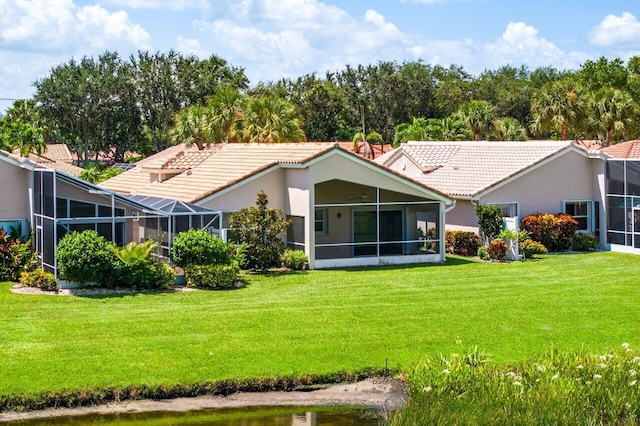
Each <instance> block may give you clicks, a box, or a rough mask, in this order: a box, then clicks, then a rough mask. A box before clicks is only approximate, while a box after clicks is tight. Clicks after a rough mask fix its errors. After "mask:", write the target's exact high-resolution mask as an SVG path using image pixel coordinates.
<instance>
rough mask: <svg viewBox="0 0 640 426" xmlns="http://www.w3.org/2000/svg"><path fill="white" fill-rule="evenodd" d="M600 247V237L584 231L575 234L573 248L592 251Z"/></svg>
mask: <svg viewBox="0 0 640 426" xmlns="http://www.w3.org/2000/svg"><path fill="white" fill-rule="evenodd" d="M596 247H598V239H597V238H595V237H592V236H590V235H587V234H583V233H582V232H578V233H576V234H575V235H574V236H573V249H574V250H575V251H592V250H595V249H596Z"/></svg>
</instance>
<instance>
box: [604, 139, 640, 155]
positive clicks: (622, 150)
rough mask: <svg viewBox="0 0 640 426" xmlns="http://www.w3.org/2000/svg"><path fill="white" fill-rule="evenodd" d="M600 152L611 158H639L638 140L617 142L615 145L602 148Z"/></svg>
mask: <svg viewBox="0 0 640 426" xmlns="http://www.w3.org/2000/svg"><path fill="white" fill-rule="evenodd" d="M601 152H602V153H603V154H604V155H606V156H607V157H611V158H620V159H627V158H634V159H640V140H635V141H629V142H621V143H617V144H615V145H611V146H608V147H606V148H602V151H601Z"/></svg>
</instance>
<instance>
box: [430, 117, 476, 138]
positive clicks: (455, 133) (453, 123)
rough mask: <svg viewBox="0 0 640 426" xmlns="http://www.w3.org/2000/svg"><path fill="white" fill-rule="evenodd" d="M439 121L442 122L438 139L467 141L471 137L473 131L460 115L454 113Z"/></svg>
mask: <svg viewBox="0 0 640 426" xmlns="http://www.w3.org/2000/svg"><path fill="white" fill-rule="evenodd" d="M438 121H439V122H440V123H439V133H440V134H439V136H440V137H439V138H438V140H443V141H465V140H469V139H470V138H471V135H472V131H471V129H470V128H469V125H468V124H467V122H466V121H465V120H464V119H463V118H462V117H461V116H460V115H458V114H452V115H450V116H449V117H445V118H443V119H442V120H438Z"/></svg>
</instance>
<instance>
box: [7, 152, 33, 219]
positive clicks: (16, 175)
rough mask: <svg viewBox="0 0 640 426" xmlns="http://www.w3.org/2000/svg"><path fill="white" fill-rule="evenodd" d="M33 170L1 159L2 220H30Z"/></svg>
mask: <svg viewBox="0 0 640 426" xmlns="http://www.w3.org/2000/svg"><path fill="white" fill-rule="evenodd" d="M32 179H33V177H32V172H31V171H30V170H27V169H23V168H21V167H19V166H18V165H15V164H11V163H8V162H6V161H3V160H0V199H1V200H2V202H1V203H0V221H2V220H16V219H20V220H25V219H26V220H30V217H29V216H30V211H29V188H31V186H32V184H31V182H32Z"/></svg>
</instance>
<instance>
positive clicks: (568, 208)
mask: <svg viewBox="0 0 640 426" xmlns="http://www.w3.org/2000/svg"><path fill="white" fill-rule="evenodd" d="M376 161H377V162H379V163H381V164H383V165H385V166H387V167H389V168H391V169H393V170H395V171H397V172H399V173H403V174H404V175H406V176H408V177H410V178H412V179H414V180H416V181H419V182H422V183H424V184H425V185H427V186H429V187H431V188H434V189H437V190H439V191H440V192H443V193H445V194H447V195H449V196H450V197H452V198H453V199H455V200H456V205H455V208H453V209H452V210H451V211H450V212H447V221H446V227H447V229H460V230H467V231H473V232H477V231H478V221H477V217H476V215H475V211H474V206H475V205H476V204H478V203H483V204H494V205H498V206H499V207H500V208H501V209H502V210H503V213H504V215H505V216H507V217H518V218H522V217H524V216H527V215H530V214H533V213H536V212H543V213H554V214H555V213H560V212H563V213H569V214H570V215H572V216H573V217H574V218H576V219H577V221H578V223H579V230H580V231H582V232H587V233H592V234H597V235H601V236H602V238H601V241H604V240H605V238H604V230H605V229H606V226H605V225H606V222H605V214H604V213H605V210H604V209H605V204H604V195H603V194H604V192H603V186H604V172H605V170H604V162H603V161H602V158H600V155H599V153H598V152H597V151H587V150H586V149H585V148H583V147H582V146H579V145H578V144H576V143H574V142H571V141H529V142H487V141H483V142H408V143H405V144H402V145H401V146H400V147H399V148H397V149H396V150H394V151H392V152H390V153H387V154H385V155H383V156H381V157H379V158H378V159H377V160H376ZM601 231H602V234H601Z"/></svg>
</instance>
